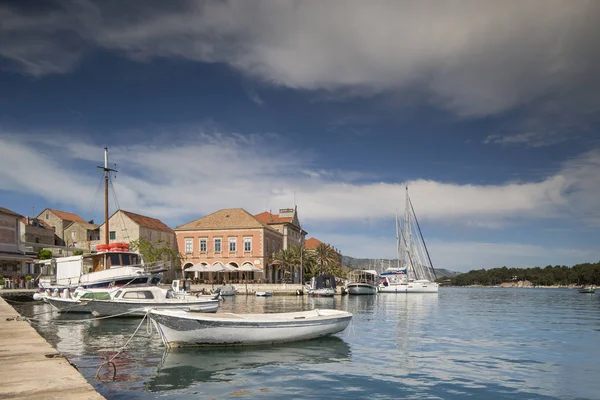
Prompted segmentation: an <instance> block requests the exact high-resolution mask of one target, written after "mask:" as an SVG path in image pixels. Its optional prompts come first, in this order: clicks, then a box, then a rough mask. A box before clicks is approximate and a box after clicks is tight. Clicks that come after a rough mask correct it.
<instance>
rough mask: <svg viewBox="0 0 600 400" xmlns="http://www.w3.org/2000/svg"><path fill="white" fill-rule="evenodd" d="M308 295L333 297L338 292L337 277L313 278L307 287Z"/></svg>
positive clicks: (320, 276) (321, 276) (323, 276)
mask: <svg viewBox="0 0 600 400" xmlns="http://www.w3.org/2000/svg"><path fill="white" fill-rule="evenodd" d="M304 286H305V288H306V293H307V294H308V295H309V296H313V297H333V296H334V295H335V292H336V285H335V277H334V276H332V275H319V276H313V277H312V278H311V280H310V283H306V284H305V285H304Z"/></svg>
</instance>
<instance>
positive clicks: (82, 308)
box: [44, 296, 90, 313]
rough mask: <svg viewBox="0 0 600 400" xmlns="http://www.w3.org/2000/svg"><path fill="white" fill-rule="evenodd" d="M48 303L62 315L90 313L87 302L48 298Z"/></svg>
mask: <svg viewBox="0 0 600 400" xmlns="http://www.w3.org/2000/svg"><path fill="white" fill-rule="evenodd" d="M44 300H45V301H46V303H48V304H50V305H51V306H52V308H54V309H55V310H57V311H58V312H61V313H67V312H68V313H89V312H90V310H89V308H87V307H86V303H87V302H86V301H81V300H76V299H63V298H61V297H51V296H49V297H46V298H45V299H44Z"/></svg>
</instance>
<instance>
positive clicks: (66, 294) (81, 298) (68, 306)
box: [44, 287, 110, 313]
mask: <svg viewBox="0 0 600 400" xmlns="http://www.w3.org/2000/svg"><path fill="white" fill-rule="evenodd" d="M93 299H104V300H107V299H110V294H109V293H108V292H107V291H106V290H104V289H84V288H81V287H80V288H77V289H75V291H74V292H73V293H71V292H70V291H69V290H68V289H63V291H62V292H58V290H55V291H54V292H52V293H51V294H48V295H47V296H45V297H44V301H45V302H46V303H48V304H50V305H51V306H52V307H53V308H54V309H56V310H57V311H58V312H61V313H66V312H69V313H89V312H90V309H89V308H87V307H86V304H87V302H88V301H90V300H93Z"/></svg>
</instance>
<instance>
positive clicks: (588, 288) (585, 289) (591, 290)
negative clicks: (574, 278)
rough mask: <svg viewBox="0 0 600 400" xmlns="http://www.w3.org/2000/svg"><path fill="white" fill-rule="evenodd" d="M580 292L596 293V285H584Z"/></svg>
mask: <svg viewBox="0 0 600 400" xmlns="http://www.w3.org/2000/svg"><path fill="white" fill-rule="evenodd" d="M579 293H596V287H595V286H582V287H580V288H579Z"/></svg>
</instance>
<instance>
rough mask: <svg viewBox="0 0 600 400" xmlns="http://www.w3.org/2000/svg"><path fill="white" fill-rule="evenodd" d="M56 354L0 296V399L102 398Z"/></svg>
mask: <svg viewBox="0 0 600 400" xmlns="http://www.w3.org/2000/svg"><path fill="white" fill-rule="evenodd" d="M58 354H59V353H58V351H56V349H54V348H53V347H52V346H51V345H50V344H49V343H48V342H46V340H44V338H42V337H41V336H40V335H39V334H38V333H37V331H36V330H35V329H33V327H32V326H31V325H29V323H27V322H26V321H21V320H20V318H19V314H18V313H17V312H16V311H15V310H14V308H12V307H11V306H10V305H9V304H8V303H7V302H6V301H5V300H4V299H3V298H1V297H0V399H5V398H8V399H61V400H62V399H103V398H104V397H102V396H101V395H100V394H98V393H97V392H96V390H95V389H94V388H93V386H92V385H90V384H89V383H88V381H87V380H86V379H85V378H84V377H83V376H82V375H81V374H80V373H79V371H77V370H76V369H75V368H74V367H73V366H72V365H71V364H69V362H68V361H67V360H66V359H65V358H62V357H57V358H52V356H55V355H58ZM48 355H50V358H49V357H47V356H48Z"/></svg>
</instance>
